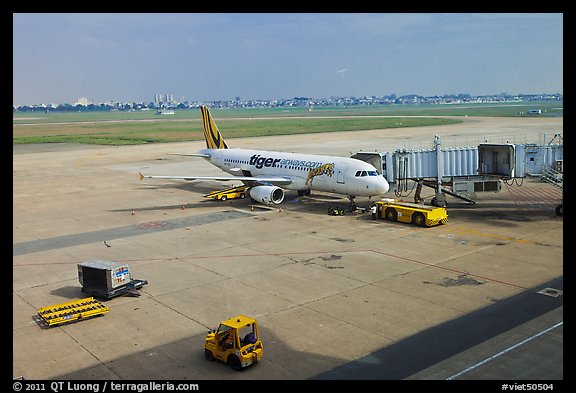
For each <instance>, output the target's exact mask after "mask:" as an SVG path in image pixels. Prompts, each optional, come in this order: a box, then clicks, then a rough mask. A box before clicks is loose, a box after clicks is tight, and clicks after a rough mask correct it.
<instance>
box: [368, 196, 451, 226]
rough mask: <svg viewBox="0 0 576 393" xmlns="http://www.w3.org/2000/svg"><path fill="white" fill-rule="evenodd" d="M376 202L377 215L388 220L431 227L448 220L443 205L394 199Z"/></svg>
mask: <svg viewBox="0 0 576 393" xmlns="http://www.w3.org/2000/svg"><path fill="white" fill-rule="evenodd" d="M375 204H376V216H377V217H378V218H384V219H386V220H388V221H400V222H406V223H409V224H415V225H418V226H422V227H431V226H434V225H439V224H446V223H447V222H448V213H447V212H446V209H445V208H443V207H434V206H425V205H420V204H416V203H408V202H397V201H395V200H393V199H383V200H381V201H378V202H376V203H375Z"/></svg>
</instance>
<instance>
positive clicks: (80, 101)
mask: <svg viewBox="0 0 576 393" xmlns="http://www.w3.org/2000/svg"><path fill="white" fill-rule="evenodd" d="M90 104H91V102H90V101H88V98H86V97H80V98H78V99H77V100H76V102H75V103H74V106H76V105H82V106H88V105H90Z"/></svg>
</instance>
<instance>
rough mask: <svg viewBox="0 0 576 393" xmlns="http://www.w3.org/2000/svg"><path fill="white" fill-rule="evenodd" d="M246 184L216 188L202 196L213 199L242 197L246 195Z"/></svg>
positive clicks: (221, 199)
mask: <svg viewBox="0 0 576 393" xmlns="http://www.w3.org/2000/svg"><path fill="white" fill-rule="evenodd" d="M247 188H248V186H238V187H232V188H228V189H226V190H216V191H212V192H211V193H209V194H206V195H204V198H213V199H215V200H217V201H218V200H220V201H225V200H227V199H237V198H240V199H244V198H245V197H246V189H247Z"/></svg>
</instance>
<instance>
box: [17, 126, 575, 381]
mask: <svg viewBox="0 0 576 393" xmlns="http://www.w3.org/2000/svg"><path fill="white" fill-rule="evenodd" d="M562 130H563V119H562V118H553V119H547V118H513V119H512V118H502V119H500V118H474V119H468V120H467V121H465V122H464V123H462V124H457V125H450V126H445V127H442V129H441V130H439V129H432V128H429V127H418V128H414V129H396V130H374V131H359V132H343V133H329V134H314V135H305V136H302V135H298V136H280V137H265V138H246V139H232V140H230V141H227V142H228V144H229V145H232V146H234V147H245V148H259V149H269V150H282V151H298V152H303V153H308V152H315V153H319V154H335V155H343V156H349V155H350V154H349V153H350V151H352V152H355V151H359V150H361V149H363V150H364V151H367V150H372V151H373V150H380V151H393V150H395V149H396V148H397V147H401V146H403V145H407V144H410V145H412V146H416V145H424V144H426V143H430V144H431V143H432V141H433V138H434V135H437V134H438V135H440V136H441V137H442V138H443V140H445V141H447V140H449V139H454V140H456V139H457V140H467V141H469V142H471V143H472V141H476V140H477V139H478V138H490V137H493V138H500V137H501V136H502V135H506V136H507V137H508V136H515V137H517V138H519V139H523V138H526V135H529V136H528V138H530V139H536V141H537V138H539V137H541V134H542V133H547V134H549V135H553V133H561V132H562ZM221 132H222V133H223V135H224V136H225V135H226V130H225V129H221ZM492 142H494V141H493V140H492ZM474 143H475V142H474ZM202 147H203V143H200V142H186V143H174V144H163V145H140V146H122V147H109V146H108V147H104V146H89V147H84V146H77V145H75V146H69V145H54V146H47V145H43V146H40V147H39V149H35V147H34V146H26V147H20V146H14V154H13V277H12V284H13V291H12V298H13V330H12V331H13V356H12V358H13V366H12V374H13V377H18V376H23V377H24V378H26V379H38V380H44V379H56V380H71V379H83V380H187V381H208V380H250V381H251V380H273V381H276V380H294V381H295V380H315V381H316V382H317V381H319V380H324V381H325V380H343V379H347V380H364V379H370V380H374V379H377V380H399V379H403V380H445V379H448V378H450V377H451V376H456V377H454V378H453V379H456V380H465V379H476V380H494V379H505V380H510V381H517V380H553V381H560V380H562V379H563V325H558V326H556V327H555V328H553V329H550V330H548V331H546V329H548V328H550V327H552V326H555V325H557V324H558V323H560V322H562V321H563V298H564V296H563V294H562V291H563V233H564V232H563V219H562V218H561V217H557V216H556V215H555V214H554V210H553V209H551V207H553V206H554V203H555V202H556V200H557V199H558V198H559V197H561V193H560V194H558V193H557V192H556V191H555V189H554V188H553V186H551V185H548V184H546V183H542V182H539V181H537V180H536V179H533V180H526V181H525V182H524V184H523V185H522V186H520V187H519V186H512V187H515V188H512V189H510V190H508V189H507V188H505V187H503V188H502V191H500V192H497V193H494V192H485V193H478V200H477V203H476V204H475V205H468V204H466V203H464V202H462V201H458V200H456V199H453V198H451V197H448V203H449V207H448V214H449V222H448V224H447V225H443V226H439V227H433V228H419V227H414V226H412V225H407V224H401V223H390V222H386V221H372V220H371V219H370V214H369V213H365V214H362V213H358V214H347V215H346V216H343V217H335V216H329V215H327V214H326V212H327V208H328V206H329V205H330V204H331V203H334V204H341V205H343V206H344V205H346V204H347V202H348V201H347V199H346V198H345V197H342V198H341V197H339V196H335V195H329V194H321V193H319V194H313V195H311V196H310V197H298V196H297V195H296V193H295V192H287V195H286V199H285V201H284V203H283V204H282V205H279V206H275V207H274V208H268V209H260V208H254V206H252V205H251V202H250V201H248V200H231V201H226V202H218V201H212V200H206V199H205V198H203V195H204V194H206V193H208V192H210V191H212V190H214V189H218V188H219V187H220V186H221V185H220V184H218V183H211V182H201V183H183V182H178V181H172V180H161V181H152V180H148V179H147V180H145V181H141V180H140V178H139V176H138V172H143V173H146V174H150V175H161V174H171V175H219V174H220V171H219V170H218V169H217V168H214V167H212V166H211V165H209V164H208V163H206V162H205V161H204V160H202V159H197V158H191V157H183V156H174V155H170V153H182V152H196V151H198V150H199V149H201V148H202ZM226 186H231V185H230V184H226ZM525 195H529V196H531V197H532V199H539V200H541V202H542V203H531V201H529V200H524V199H523V196H525ZM387 196H388V195H387ZM424 196H425V197H427V195H426V194H425V195H424ZM389 197H394V194H393V193H392V192H391V193H390V195H389ZM407 198H408V197H407ZM357 204H358V205H359V206H363V207H367V206H369V204H370V201H369V200H368V199H366V198H358V200H357ZM104 241H106V243H107V244H108V246H106V245H105V244H104ZM90 259H99V260H112V261H118V262H125V263H127V264H128V265H129V266H130V270H131V272H132V274H133V276H134V277H136V278H139V279H145V280H147V281H148V284H147V285H145V286H144V287H143V288H142V290H141V296H140V297H119V298H115V299H112V300H110V301H107V302H106V305H107V306H108V307H109V308H110V312H108V313H107V314H106V315H104V316H102V317H98V318H95V319H92V320H86V321H82V322H78V323H74V324H70V325H63V326H60V327H55V328H50V329H41V328H40V327H39V326H38V325H37V323H36V322H35V320H34V316H35V314H36V310H37V309H38V308H40V307H44V306H47V305H50V304H55V303H61V302H64V301H69V300H72V299H78V298H81V297H83V294H82V292H81V287H80V283H79V281H78V277H77V264H78V263H81V262H84V261H86V260H90ZM546 288H553V289H554V290H556V291H559V292H554V293H555V294H558V293H559V295H558V296H547V295H546V294H541V293H538V292H539V291H541V290H542V289H546ZM236 314H246V315H250V316H253V317H256V318H257V319H258V322H259V324H260V329H261V331H260V333H261V335H262V339H263V341H264V351H265V352H264V360H263V361H262V362H261V363H259V364H257V365H255V366H254V367H250V368H248V369H245V370H243V371H241V372H235V371H233V370H230V368H229V367H226V366H225V365H224V364H218V363H212V362H208V361H206V360H205V359H204V355H203V340H204V335H205V334H206V333H207V331H208V329H213V328H216V327H217V325H218V323H219V322H220V321H222V320H224V319H227V318H229V317H231V316H233V315H236ZM541 332H544V333H542V334H540V335H538V334H539V333H541ZM526 340H528V341H526ZM524 341H525V343H524ZM519 343H523V344H522V345H518V346H517V344H519ZM510 348H511V349H510ZM500 353H502V354H501V355H498V354H500ZM495 355H498V356H495ZM494 356H495V357H494ZM492 357H494V359H493V360H490V361H485V360H486V359H491V358H492ZM534 359H544V360H543V361H539V362H535V361H534ZM469 368H470V370H469V371H465V372H464V373H462V372H463V371H464V370H467V369H469ZM459 373H461V374H459ZM558 383H559V382H558Z"/></svg>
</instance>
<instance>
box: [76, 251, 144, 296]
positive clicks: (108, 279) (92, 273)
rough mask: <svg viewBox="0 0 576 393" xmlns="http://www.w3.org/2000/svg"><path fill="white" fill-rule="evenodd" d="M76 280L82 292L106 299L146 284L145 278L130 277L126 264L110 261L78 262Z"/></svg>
mask: <svg viewBox="0 0 576 393" xmlns="http://www.w3.org/2000/svg"><path fill="white" fill-rule="evenodd" d="M78 280H79V281H80V285H82V291H83V292H89V293H92V294H94V296H98V297H103V298H106V299H109V298H112V297H115V296H120V295H125V294H131V295H136V296H138V295H139V294H137V293H136V292H134V291H133V290H134V289H139V288H140V287H141V286H142V285H144V284H147V283H148V282H147V281H146V280H135V279H133V278H132V275H131V273H130V269H129V267H128V265H126V264H121V263H118V262H112V261H100V260H96V261H87V262H83V263H79V264H78Z"/></svg>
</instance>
